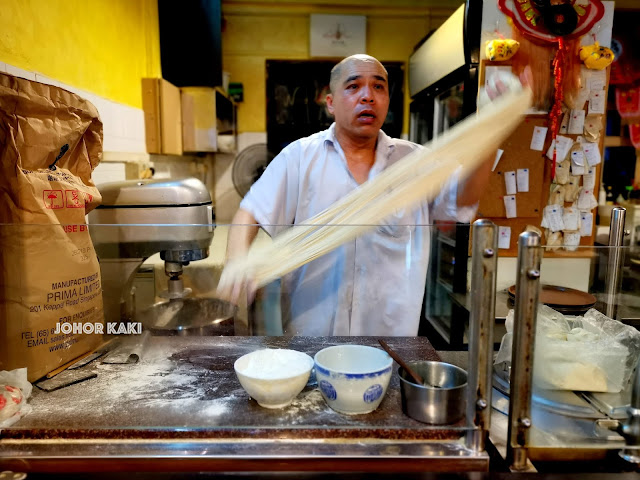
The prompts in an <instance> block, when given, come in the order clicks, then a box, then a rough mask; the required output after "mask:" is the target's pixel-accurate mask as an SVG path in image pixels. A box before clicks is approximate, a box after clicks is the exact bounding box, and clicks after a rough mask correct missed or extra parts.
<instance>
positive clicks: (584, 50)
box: [580, 42, 615, 70]
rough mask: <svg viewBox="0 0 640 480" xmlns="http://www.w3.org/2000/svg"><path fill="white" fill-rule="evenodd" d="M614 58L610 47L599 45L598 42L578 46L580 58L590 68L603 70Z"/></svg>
mask: <svg viewBox="0 0 640 480" xmlns="http://www.w3.org/2000/svg"><path fill="white" fill-rule="evenodd" d="M614 58H615V56H614V55H613V51H612V50H611V49H610V48H607V47H601V46H600V44H599V43H598V42H596V43H594V44H593V45H585V46H584V47H581V48H580V60H582V62H583V63H584V66H585V67H587V68H589V69H591V70H604V69H605V68H607V67H608V66H609V65H611V63H612V62H613V60H614Z"/></svg>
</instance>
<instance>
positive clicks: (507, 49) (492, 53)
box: [485, 38, 520, 62]
mask: <svg viewBox="0 0 640 480" xmlns="http://www.w3.org/2000/svg"><path fill="white" fill-rule="evenodd" d="M518 48H520V42H517V41H516V40H513V39H511V38H497V39H495V40H490V41H488V42H487V46H486V47H485V53H486V55H487V59H489V61H491V62H503V61H505V60H509V59H510V58H511V57H513V56H514V55H515V54H516V52H517V51H518Z"/></svg>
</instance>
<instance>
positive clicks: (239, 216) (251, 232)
mask: <svg viewBox="0 0 640 480" xmlns="http://www.w3.org/2000/svg"><path fill="white" fill-rule="evenodd" d="M257 223H258V222H257V221H256V219H255V217H254V216H253V215H252V214H251V213H250V212H248V211H247V210H244V209H242V208H239V209H238V211H237V212H236V214H235V215H234V216H233V220H232V221H231V224H232V225H231V227H229V235H228V236H227V255H226V259H225V270H223V271H222V276H221V278H220V282H219V283H218V290H217V295H218V297H219V298H221V299H223V300H227V301H229V302H231V303H233V304H237V303H238V299H239V298H240V294H241V293H242V291H243V290H246V292H247V300H248V301H249V302H251V301H253V296H254V295H255V289H254V286H253V284H252V283H251V279H250V278H235V277H233V275H231V276H229V275H225V272H226V266H227V265H228V264H229V262H232V261H233V260H234V259H235V258H242V257H244V256H245V255H246V254H247V252H249V248H250V247H251V244H252V243H253V240H254V239H255V238H256V235H257V234H258V229H259V228H260V227H259V225H257ZM230 277H231V278H230Z"/></svg>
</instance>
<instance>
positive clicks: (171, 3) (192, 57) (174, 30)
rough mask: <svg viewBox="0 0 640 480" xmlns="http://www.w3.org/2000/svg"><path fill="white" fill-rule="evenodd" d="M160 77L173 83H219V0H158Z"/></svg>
mask: <svg viewBox="0 0 640 480" xmlns="http://www.w3.org/2000/svg"><path fill="white" fill-rule="evenodd" d="M158 20H159V26H160V60H161V63H162V77H163V78H164V79H165V80H167V81H169V82H171V83H172V84H174V85H175V86H177V87H216V86H218V85H222V10H221V6H220V0H181V1H179V2H177V1H175V0H158Z"/></svg>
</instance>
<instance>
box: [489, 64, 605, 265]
mask: <svg viewBox="0 0 640 480" xmlns="http://www.w3.org/2000/svg"><path fill="white" fill-rule="evenodd" d="M487 66H501V67H508V65H506V64H505V63H504V62H502V63H497V62H488V61H486V60H485V61H482V63H481V66H480V74H479V83H480V86H483V85H484V77H485V69H486V67H487ZM608 77H609V71H608V70H607V85H606V88H608ZM605 92H606V90H605ZM605 98H606V95H605ZM586 107H587V105H586V104H585V105H583V109H585V110H586ZM605 108H606V107H605ZM505 121H510V120H509V119H505ZM602 123H603V125H604V124H605V118H604V115H603V118H602ZM537 126H540V127H548V126H549V118H548V115H547V114H532V115H527V116H525V118H524V120H522V122H521V123H520V124H519V125H518V127H517V128H516V129H515V131H514V132H513V133H512V134H511V136H510V137H509V138H508V139H507V140H505V142H503V144H502V145H501V146H500V149H502V150H503V151H504V153H503V154H502V157H501V158H500V161H499V162H498V164H497V166H496V168H495V170H494V171H493V172H491V174H490V178H489V182H488V186H487V188H486V191H485V193H483V195H482V197H481V199H480V204H479V207H478V214H477V218H486V219H489V220H491V221H493V222H494V223H495V224H496V225H498V226H504V227H510V228H511V240H510V244H509V248H508V249H506V248H501V249H500V252H499V254H500V256H503V257H515V256H517V254H518V236H519V235H520V234H521V233H522V232H523V231H524V230H525V228H526V227H527V226H528V225H533V226H535V227H538V228H540V229H541V230H544V229H542V228H541V227H540V223H541V221H542V216H543V211H544V207H545V206H546V205H547V203H548V200H549V192H550V187H551V169H552V163H551V161H550V160H549V159H548V158H547V156H546V153H547V149H548V148H549V146H550V144H551V138H550V135H547V138H546V140H545V143H544V147H543V149H542V151H538V150H532V149H531V148H530V147H531V138H532V136H533V131H534V128H535V127H537ZM562 135H564V136H566V137H570V138H572V139H573V140H574V141H575V140H576V139H577V137H578V135H572V134H566V133H563V134H562ZM604 135H605V132H604V128H603V130H602V131H601V132H600V154H601V158H602V160H603V161H604V156H603V155H602V151H603V146H604ZM524 168H526V169H528V170H529V191H528V192H517V193H516V195H515V197H516V212H517V217H516V218H506V209H505V205H504V200H503V197H504V196H505V195H506V194H507V193H506V184H505V179H504V178H505V172H510V171H517V170H518V169H524ZM595 168H596V173H595V178H596V185H595V188H594V191H595V192H597V191H598V190H599V188H600V178H601V171H602V163H600V164H598V165H596V166H595ZM564 206H565V207H569V206H571V203H570V202H565V204H564ZM592 213H593V228H592V233H591V235H590V236H585V237H581V239H580V245H581V246H590V245H593V242H594V234H595V228H596V221H595V209H594V210H592ZM542 243H543V245H544V244H546V238H543V239H542ZM589 255H590V252H589V251H587V249H584V248H581V249H578V250H577V251H575V252H569V251H566V250H564V249H559V250H556V251H545V256H547V257H553V256H556V257H557V256H561V257H565V256H572V257H573V256H589Z"/></svg>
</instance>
